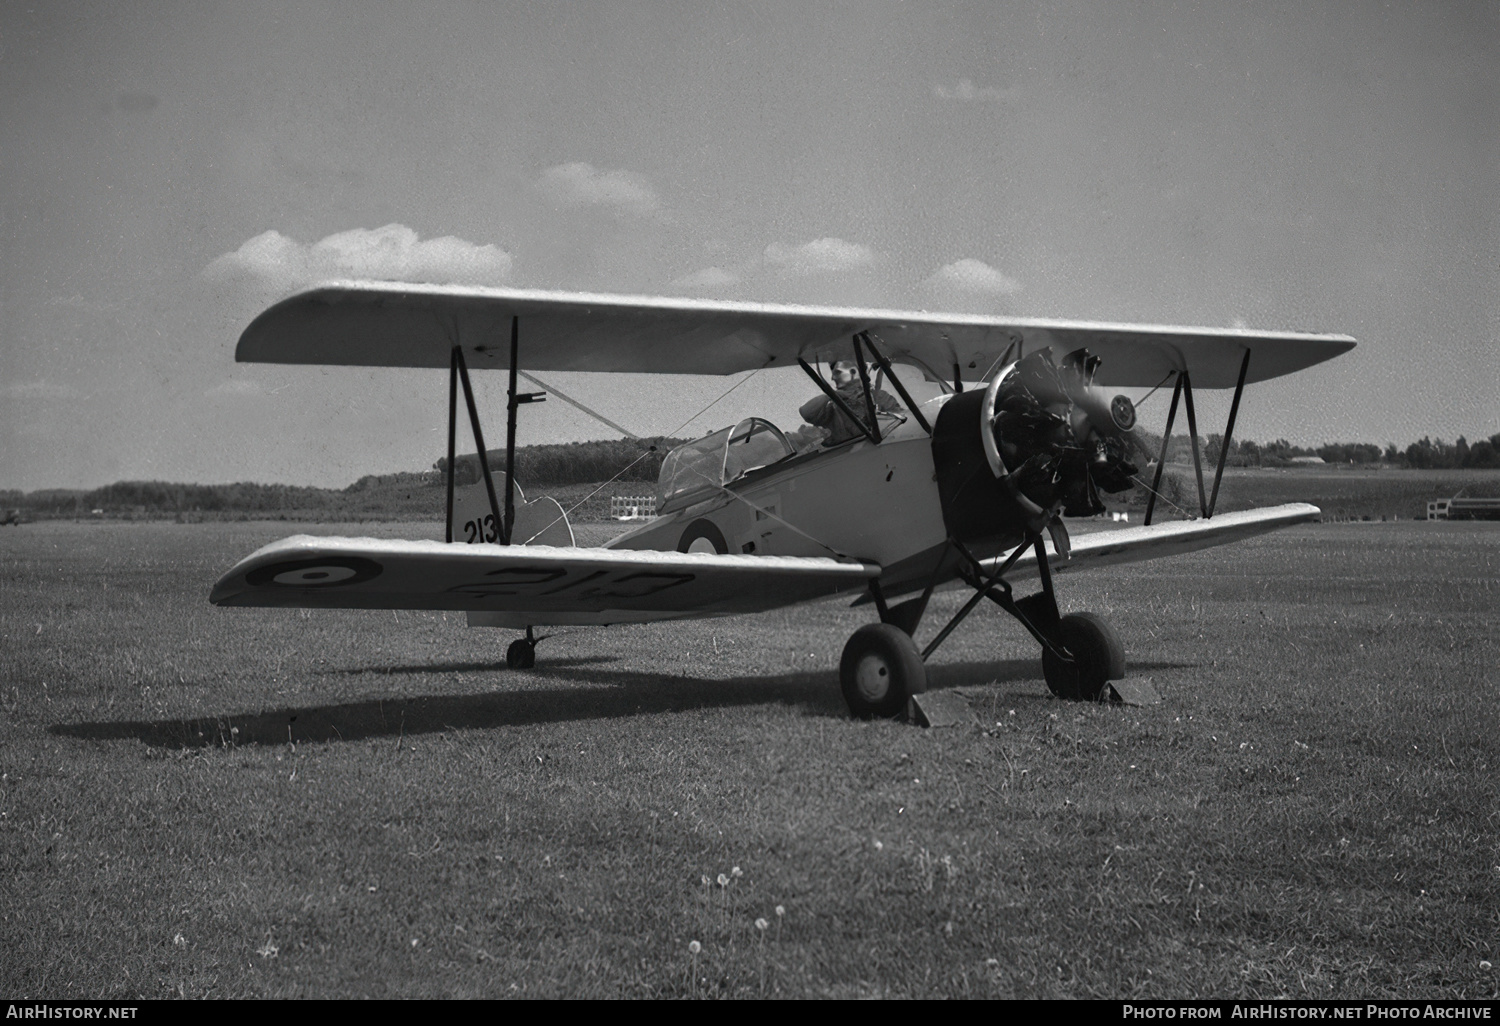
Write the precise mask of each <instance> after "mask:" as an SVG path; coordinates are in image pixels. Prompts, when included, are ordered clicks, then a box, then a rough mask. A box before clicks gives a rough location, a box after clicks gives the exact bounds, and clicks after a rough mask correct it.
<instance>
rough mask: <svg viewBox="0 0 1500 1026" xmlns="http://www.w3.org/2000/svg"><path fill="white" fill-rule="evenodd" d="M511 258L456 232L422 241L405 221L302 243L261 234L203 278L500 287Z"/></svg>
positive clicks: (286, 284) (286, 285)
mask: <svg viewBox="0 0 1500 1026" xmlns="http://www.w3.org/2000/svg"><path fill="white" fill-rule="evenodd" d="M511 264H512V260H511V256H510V254H509V253H507V252H505V250H503V249H501V248H500V247H498V246H495V245H493V244H490V245H478V244H477V243H473V242H467V241H465V240H464V239H460V238H456V237H454V236H452V235H445V236H443V237H441V238H437V239H427V240H425V241H424V240H423V239H421V238H420V237H419V236H418V235H417V233H416V232H414V231H413V230H412V229H410V228H408V227H406V225H404V224H388V225H386V226H385V227H384V228H375V229H366V228H354V229H351V230H349V231H346V232H338V233H336V234H334V235H330V236H328V237H327V238H325V239H323V240H321V241H319V242H315V243H312V244H311V245H303V244H302V243H300V242H298V241H297V240H296V239H293V238H289V237H288V236H285V235H282V234H281V233H280V232H278V231H275V230H274V229H273V230H271V231H266V232H262V233H261V234H259V235H257V236H255V237H254V238H252V239H250V240H248V241H246V242H245V244H244V245H242V246H241V247H240V248H239V249H237V250H235V251H234V252H233V253H225V254H224V255H223V256H220V257H218V258H216V259H215V260H214V261H213V262H212V263H210V264H209V265H208V266H207V267H206V268H204V270H203V273H204V276H205V277H209V278H221V277H230V278H233V277H249V278H252V279H254V280H257V281H259V282H261V283H264V284H266V285H269V286H272V287H274V288H276V289H278V290H286V289H292V288H296V287H298V286H301V285H309V284H311V283H313V282H317V281H323V280H326V279H328V278H373V279H377V280H381V281H415V282H434V283H438V284H462V285H496V284H499V283H500V282H502V281H503V280H504V279H505V278H506V277H508V276H509V275H510V269H511Z"/></svg>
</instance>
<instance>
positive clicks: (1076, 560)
mask: <svg viewBox="0 0 1500 1026" xmlns="http://www.w3.org/2000/svg"><path fill="white" fill-rule="evenodd" d="M1321 515H1322V510H1320V509H1318V507H1316V506H1311V505H1309V504H1307V503H1305V502H1292V503H1288V504H1286V505H1284V506H1266V507H1263V508H1261V509H1247V510H1241V511H1240V512H1238V513H1216V514H1214V515H1213V516H1212V517H1210V518H1209V519H1207V520H1176V521H1168V522H1167V523H1162V524H1152V525H1151V526H1149V527H1125V528H1121V529H1120V530H1117V531H1099V532H1097V533H1094V534H1086V535H1082V536H1080V537H1078V538H1075V539H1073V542H1072V552H1071V555H1070V556H1067V557H1064V556H1060V555H1058V554H1056V553H1054V552H1053V551H1052V550H1051V546H1050V545H1049V546H1048V552H1047V565H1048V566H1049V567H1051V568H1052V569H1053V570H1054V571H1058V570H1074V569H1080V570H1081V569H1086V568H1088V567H1095V566H1111V565H1114V564H1116V563H1139V562H1141V561H1143V560H1147V559H1157V558H1160V557H1162V556H1176V555H1180V554H1182V553H1184V552H1196V551H1197V550H1198V549H1208V548H1212V547H1214V546H1215V545H1227V544H1229V543H1230V542H1237V541H1241V540H1243V539H1245V538H1251V537H1254V536H1255V535H1257V534H1265V533H1266V532H1268V531H1274V530H1277V529H1278V528H1282V527H1290V526H1291V525H1293V524H1305V523H1310V522H1313V521H1316V520H1317V519H1318V518H1319V517H1320V516H1321ZM1001 561H1002V557H998V556H997V557H996V558H994V559H991V560H987V561H986V565H987V567H988V568H990V569H993V568H994V567H995V566H997V565H999V563H1000V562H1001ZM1036 572H1037V567H1036V554H1035V552H1034V551H1031V552H1027V553H1026V554H1025V555H1024V556H1022V557H1021V558H1020V559H1018V560H1016V565H1015V567H1014V568H1013V569H1012V570H1011V571H1010V572H1009V573H1008V574H1007V575H1006V576H1007V577H1027V576H1035V574H1036Z"/></svg>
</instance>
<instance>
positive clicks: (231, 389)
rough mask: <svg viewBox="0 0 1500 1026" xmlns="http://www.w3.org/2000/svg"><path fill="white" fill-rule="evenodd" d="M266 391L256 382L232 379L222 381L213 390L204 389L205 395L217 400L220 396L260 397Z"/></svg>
mask: <svg viewBox="0 0 1500 1026" xmlns="http://www.w3.org/2000/svg"><path fill="white" fill-rule="evenodd" d="M264 391H265V389H263V388H261V387H260V385H259V384H258V383H256V382H254V381H246V380H245V379H244V378H230V379H229V380H228V381H221V382H220V383H219V384H217V385H215V386H214V387H213V388H208V389H204V391H203V394H204V395H206V396H212V397H214V398H217V397H219V396H236V395H260V394H261V393H262V392H264Z"/></svg>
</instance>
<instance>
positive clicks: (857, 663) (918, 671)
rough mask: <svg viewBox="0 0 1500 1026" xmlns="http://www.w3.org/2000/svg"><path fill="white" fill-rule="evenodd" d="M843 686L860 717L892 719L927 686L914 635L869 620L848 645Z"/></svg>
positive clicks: (843, 661) (851, 708) (841, 676)
mask: <svg viewBox="0 0 1500 1026" xmlns="http://www.w3.org/2000/svg"><path fill="white" fill-rule="evenodd" d="M839 687H840V688H841V689H842V690H843V692H844V701H845V702H847V703H848V705H849V712H850V713H851V714H853V715H854V716H855V717H856V718H858V719H861V720H871V719H877V718H879V719H890V718H892V717H896V716H901V715H903V714H905V712H906V704H907V702H908V701H910V699H911V696H912V695H920V694H921V693H922V692H924V691H926V690H927V667H926V666H924V665H923V663H922V653H921V652H918V651H917V644H916V642H914V641H912V640H911V635H909V634H907V633H906V632H905V631H903V630H901V629H900V628H899V627H893V626H891V625H890V624H888V623H871V624H866V625H865V626H863V627H861V628H860V629H859V630H857V631H855V632H854V634H853V636H852V637H850V638H849V643H848V644H846V645H845V646H844V655H843V657H842V658H841V659H840V660H839Z"/></svg>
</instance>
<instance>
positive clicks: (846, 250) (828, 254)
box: [765, 238, 875, 274]
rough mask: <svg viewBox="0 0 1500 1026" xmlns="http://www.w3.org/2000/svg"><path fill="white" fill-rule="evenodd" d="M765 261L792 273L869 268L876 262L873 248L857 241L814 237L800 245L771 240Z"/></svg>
mask: <svg viewBox="0 0 1500 1026" xmlns="http://www.w3.org/2000/svg"><path fill="white" fill-rule="evenodd" d="M765 257H766V263H768V264H772V265H774V266H777V267H781V268H783V269H784V270H786V271H787V272H788V273H791V274H828V273H832V272H835V271H852V270H855V269H857V268H860V267H868V266H870V265H871V264H873V263H874V262H875V251H874V250H873V249H871V248H870V247H869V246H862V245H860V244H859V243H857V242H845V241H844V240H843V239H831V238H829V239H814V240H813V241H812V242H804V243H803V244H802V245H800V246H788V245H785V244H784V243H780V242H773V243H771V244H770V245H769V246H767V247H766V254H765Z"/></svg>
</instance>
